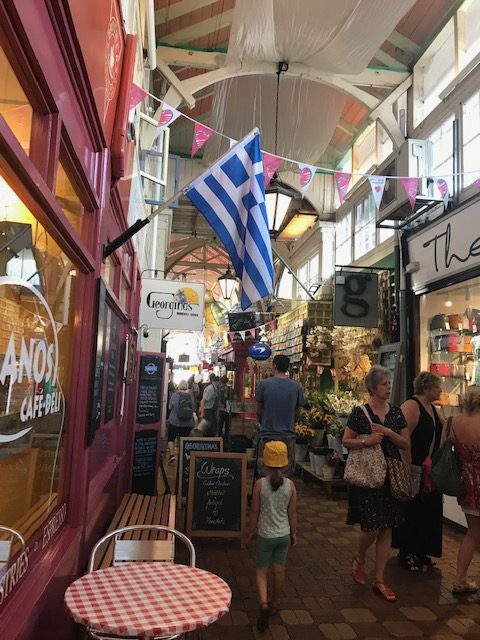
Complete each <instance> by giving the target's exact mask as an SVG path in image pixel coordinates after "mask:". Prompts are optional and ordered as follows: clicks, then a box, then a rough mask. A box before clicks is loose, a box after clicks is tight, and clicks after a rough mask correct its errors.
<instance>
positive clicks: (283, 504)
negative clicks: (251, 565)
mask: <svg viewBox="0 0 480 640" xmlns="http://www.w3.org/2000/svg"><path fill="white" fill-rule="evenodd" d="M263 461H264V465H265V468H266V473H267V476H266V477H265V478H260V480H257V482H256V483H255V486H254V488H253V496H252V509H251V514H250V516H251V519H250V535H249V540H253V538H254V536H255V531H257V533H258V537H257V544H256V581H257V590H258V599H259V602H260V615H259V617H258V620H257V628H258V630H259V631H265V630H266V628H267V627H268V617H269V616H270V615H275V614H276V613H278V605H279V598H280V595H281V593H282V590H283V585H284V582H285V564H286V562H287V554H288V549H289V547H290V545H292V546H295V544H296V541H297V492H296V489H295V485H294V484H293V482H292V481H291V480H289V479H288V478H285V477H284V476H283V474H282V471H281V470H282V468H284V467H286V466H287V465H288V453H287V445H286V444H285V443H284V442H275V441H271V442H267V443H266V445H265V449H264V452H263ZM270 563H272V565H273V567H272V568H273V592H272V598H271V600H270V601H269V600H268V585H267V576H268V568H269V565H270Z"/></svg>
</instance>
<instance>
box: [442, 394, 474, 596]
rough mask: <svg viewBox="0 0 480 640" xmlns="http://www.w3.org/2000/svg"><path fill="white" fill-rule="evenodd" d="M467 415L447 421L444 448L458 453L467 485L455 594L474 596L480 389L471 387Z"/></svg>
mask: <svg viewBox="0 0 480 640" xmlns="http://www.w3.org/2000/svg"><path fill="white" fill-rule="evenodd" d="M463 408H464V411H465V413H462V414H460V415H456V416H454V417H453V418H448V420H447V421H446V423H445V425H444V428H443V433H442V440H441V445H443V443H444V442H445V441H446V440H447V439H449V440H451V441H452V442H453V443H454V445H455V452H456V454H457V459H458V462H459V464H460V468H461V471H462V478H463V481H464V483H465V495H464V496H463V497H461V498H457V501H458V504H459V505H460V507H461V508H462V511H463V513H464V514H465V518H466V519H467V533H466V534H465V536H464V538H463V540H462V542H461V544H460V547H459V549H458V557H457V573H456V576H455V582H454V583H453V586H452V593H454V594H457V595H458V594H464V593H475V591H477V590H478V586H477V585H476V584H475V582H472V581H470V580H468V579H467V572H468V568H469V566H470V563H471V561H472V558H473V556H474V554H475V552H476V551H478V549H479V546H480V429H479V428H478V426H479V424H480V387H469V388H468V389H467V391H466V393H465V396H464V399H463Z"/></svg>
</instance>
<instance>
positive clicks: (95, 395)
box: [87, 278, 107, 445]
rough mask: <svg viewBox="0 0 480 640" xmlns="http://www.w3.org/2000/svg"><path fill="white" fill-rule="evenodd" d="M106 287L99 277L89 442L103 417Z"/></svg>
mask: <svg viewBox="0 0 480 640" xmlns="http://www.w3.org/2000/svg"><path fill="white" fill-rule="evenodd" d="M105 295H106V287H105V283H104V282H103V280H102V279H101V278H99V279H98V306H97V343H96V349H95V360H94V373H93V380H92V391H91V408H90V422H89V425H88V433H87V444H88V445H90V444H92V442H93V440H94V438H95V432H96V431H97V429H98V428H99V427H100V421H101V417H102V387H103V369H104V348H105V324H106V321H107V305H106V302H105Z"/></svg>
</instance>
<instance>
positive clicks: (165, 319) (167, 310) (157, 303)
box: [140, 278, 205, 331]
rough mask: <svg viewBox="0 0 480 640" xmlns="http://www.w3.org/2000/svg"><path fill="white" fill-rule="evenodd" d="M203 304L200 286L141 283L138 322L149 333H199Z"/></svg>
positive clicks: (158, 282)
mask: <svg viewBox="0 0 480 640" xmlns="http://www.w3.org/2000/svg"><path fill="white" fill-rule="evenodd" d="M204 304H205V287H204V285H203V284H197V283H196V282H183V281H178V280H158V279H152V278H147V279H142V303H141V308H140V318H141V322H142V324H146V325H148V327H149V328H150V329H181V330H186V331H202V329H203V310H204Z"/></svg>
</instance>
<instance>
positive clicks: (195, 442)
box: [177, 438, 223, 507]
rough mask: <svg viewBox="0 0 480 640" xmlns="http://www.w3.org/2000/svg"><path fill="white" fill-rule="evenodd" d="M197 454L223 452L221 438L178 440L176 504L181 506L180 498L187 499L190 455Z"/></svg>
mask: <svg viewBox="0 0 480 640" xmlns="http://www.w3.org/2000/svg"><path fill="white" fill-rule="evenodd" d="M194 451H196V452H197V453H199V452H202V451H204V452H214V453H215V452H219V451H223V439H222V438H180V452H179V458H178V461H179V464H178V485H177V503H178V506H179V507H181V505H182V498H186V497H187V493H188V475H189V470H190V454H191V453H193V452H194Z"/></svg>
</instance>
